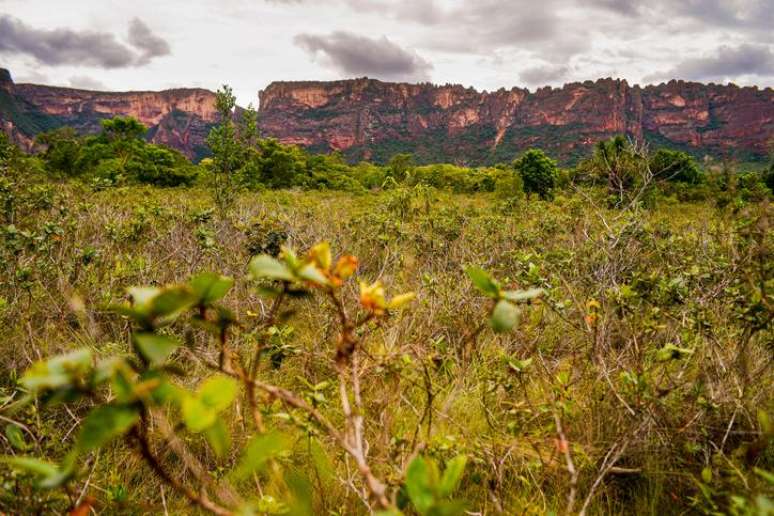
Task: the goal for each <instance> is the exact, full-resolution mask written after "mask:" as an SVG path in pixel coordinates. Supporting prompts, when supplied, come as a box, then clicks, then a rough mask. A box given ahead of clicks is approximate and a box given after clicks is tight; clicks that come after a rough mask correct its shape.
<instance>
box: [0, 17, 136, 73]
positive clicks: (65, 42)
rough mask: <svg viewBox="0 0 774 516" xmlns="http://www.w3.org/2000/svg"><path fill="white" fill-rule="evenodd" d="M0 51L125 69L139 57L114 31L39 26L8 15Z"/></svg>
mask: <svg viewBox="0 0 774 516" xmlns="http://www.w3.org/2000/svg"><path fill="white" fill-rule="evenodd" d="M0 51H3V52H8V53H16V54H27V55H30V56H32V57H34V58H35V59H37V60H38V61H39V62H41V63H43V64H47V65H67V64H85V65H91V66H99V67H102V68H121V67H124V66H130V65H131V64H133V63H134V59H135V56H134V53H133V52H132V51H131V50H129V49H128V48H127V47H125V46H124V45H122V44H121V43H119V42H117V41H116V39H115V37H113V35H112V34H107V33H104V32H89V31H84V32H76V31H73V30H70V29H54V30H42V29H35V28H33V27H30V26H28V25H26V24H25V23H23V22H22V21H20V20H17V19H15V18H12V17H10V16H7V15H6V16H3V17H1V18H0Z"/></svg>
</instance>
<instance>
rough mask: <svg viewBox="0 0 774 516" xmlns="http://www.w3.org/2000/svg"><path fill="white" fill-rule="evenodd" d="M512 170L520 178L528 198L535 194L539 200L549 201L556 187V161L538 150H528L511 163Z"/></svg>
mask: <svg viewBox="0 0 774 516" xmlns="http://www.w3.org/2000/svg"><path fill="white" fill-rule="evenodd" d="M513 168H514V169H515V170H516V172H517V173H518V174H519V175H520V176H521V180H522V183H523V187H524V192H525V193H526V194H527V196H528V197H529V195H530V194H532V193H535V194H537V195H538V196H539V197H540V198H541V199H550V198H551V197H552V195H553V193H552V192H553V189H554V187H555V186H556V178H557V168H556V161H554V160H552V159H551V158H549V157H548V156H546V154H545V153H544V152H543V151H542V150H540V149H529V150H528V151H527V152H525V153H524V154H522V155H521V156H520V157H519V158H518V159H517V160H515V161H514V162H513Z"/></svg>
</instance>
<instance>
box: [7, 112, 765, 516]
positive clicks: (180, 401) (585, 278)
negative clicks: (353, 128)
mask: <svg viewBox="0 0 774 516" xmlns="http://www.w3.org/2000/svg"><path fill="white" fill-rule="evenodd" d="M246 125H247V126H248V127H249V125H250V124H249V122H248V123H247V124H246ZM246 134H249V130H247V131H246V132H243V131H242V129H241V128H240V124H239V123H237V124H235V135H236V138H237V140H238V144H239V149H240V156H241V157H240V160H241V161H240V168H238V169H236V170H237V171H236V172H235V180H237V181H239V185H240V186H241V187H245V189H246V190H253V191H237V190H234V197H233V204H232V205H231V209H230V210H229V213H228V217H226V218H224V217H222V216H220V214H219V213H218V211H217V210H216V209H215V207H214V206H213V203H212V197H211V195H210V191H209V190H208V188H209V187H211V183H210V181H211V180H212V175H213V174H214V172H213V170H212V167H213V166H214V162H206V161H205V163H204V164H202V165H200V167H198V169H199V171H201V177H200V179H201V181H202V183H201V184H200V185H197V184H194V185H193V186H192V187H186V188H179V189H174V190H170V189H159V188H156V187H152V186H141V185H135V184H133V183H134V182H135V181H136V180H135V179H133V175H134V174H135V172H129V171H128V170H130V169H131V167H127V164H129V163H130V162H131V161H132V160H135V159H137V158H136V157H137V156H138V155H139V153H140V152H142V151H141V150H140V149H141V147H142V146H145V145H147V144H145V143H144V142H142V141H141V140H140V139H137V138H121V139H120V140H121V141H122V142H123V143H122V144H121V145H120V146H117V147H111V146H112V145H113V143H112V142H110V141H108V138H107V136H105V137H104V138H103V137H102V136H101V135H100V136H95V137H90V138H82V139H79V140H78V142H79V145H81V146H87V147H89V151H88V153H87V154H88V155H89V156H91V157H90V158H89V160H88V161H83V163H87V162H93V163H96V164H98V165H99V166H100V167H104V170H105V171H106V173H105V176H104V177H106V178H107V177H115V178H118V179H117V180H116V181H115V182H114V183H111V184H112V185H113V186H116V188H106V189H96V190H95V189H92V188H88V187H87V186H86V185H84V183H83V181H82V180H81V179H80V178H65V177H64V174H61V177H56V179H55V180H52V179H51V176H50V174H51V171H50V170H49V171H46V170H43V167H42V163H43V161H42V160H41V159H39V158H36V157H28V156H24V155H23V154H22V153H20V152H19V151H18V150H17V149H15V148H14V147H13V146H11V145H10V144H8V145H7V146H6V150H5V151H2V147H0V151H2V152H3V155H4V156H5V157H4V158H3V159H2V160H0V161H2V162H1V163H0V172H1V173H0V202H1V203H2V206H3V214H2V218H3V223H2V224H0V264H2V265H0V319H1V320H2V323H3V328H4V339H3V342H4V347H3V351H4V352H3V353H2V354H0V363H1V364H2V372H3V374H0V411H1V412H2V417H3V424H2V427H3V428H2V432H0V454H2V455H4V458H3V459H2V463H0V511H5V512H8V513H15V512H18V510H19V509H18V508H19V507H22V508H24V509H23V510H24V511H26V512H30V513H42V514H48V513H56V514H60V513H67V512H68V511H72V510H74V509H76V508H79V509H83V507H84V506H83V505H81V506H80V507H78V506H77V505H76V502H75V501H76V500H77V499H78V498H79V497H80V493H83V497H82V503H83V501H84V500H86V501H88V504H89V505H90V508H92V509H93V510H94V511H96V512H100V513H133V512H138V511H139V512H153V513H156V512H163V511H164V510H165V509H166V510H167V511H168V512H169V513H170V514H180V513H183V514H184V513H189V512H196V511H200V512H207V511H211V510H213V509H214V510H215V512H220V513H221V514H225V513H234V514H250V511H252V513H253V514H261V513H268V514H281V513H286V514H287V513H299V514H301V513H304V514H309V513H311V514H359V513H365V512H369V511H373V512H374V513H380V514H392V515H397V514H400V512H399V511H405V513H406V514H418V513H424V514H439V513H440V514H459V513H460V511H461V510H463V509H465V510H467V511H469V512H481V513H498V512H503V513H509V512H513V511H514V510H518V511H523V512H526V513H529V514H532V513H534V514H542V513H545V512H550V511H553V512H556V513H560V512H561V513H563V512H567V513H577V512H579V511H581V510H582V504H585V503H586V500H588V506H587V507H586V509H585V511H586V513H588V514H592V513H615V514H618V513H620V514H629V513H637V514H639V513H645V514H650V513H653V514H655V513H670V512H675V511H682V512H686V513H714V514H717V513H724V514H755V513H756V512H755V511H758V512H761V511H763V510H768V509H766V507H768V506H770V505H771V503H770V499H771V496H770V492H771V485H772V484H771V473H770V472H771V471H772V470H774V467H773V464H774V463H773V462H772V460H773V458H774V455H772V423H771V419H772V413H771V402H770V398H771V395H770V393H769V391H770V390H771V389H770V385H771V379H772V376H771V374H772V373H771V367H770V364H771V357H772V356H774V355H772V353H774V348H772V346H771V344H770V343H771V342H772V338H771V335H772V333H771V332H772V331H773V329H772V326H771V325H772V322H771V321H772V320H773V319H774V318H773V317H772V312H771V306H772V294H771V293H772V288H773V287H774V285H772V280H771V277H772V260H771V259H770V254H771V253H770V249H771V246H772V241H771V238H772V232H771V230H770V227H771V226H770V224H771V223H770V220H771V211H770V200H769V199H770V197H769V195H770V194H768V191H766V190H761V185H763V184H764V183H763V182H762V181H763V178H764V176H763V175H762V174H761V173H760V172H756V171H755V170H747V169H742V168H740V167H739V166H736V165H734V164H728V165H727V166H725V167H721V166H718V165H715V164H713V163H705V164H704V165H703V167H704V170H705V171H706V172H702V173H703V174H706V182H702V183H701V184H692V183H686V182H682V181H677V182H675V181H657V180H656V181H655V182H654V183H653V188H650V189H648V191H647V192H645V193H644V194H642V195H641V196H640V197H639V199H640V202H624V203H623V204H621V205H619V207H617V208H616V209H615V210H612V209H609V208H610V207H611V206H612V205H614V203H611V204H610V205H607V206H606V203H605V201H606V199H607V198H608V195H609V193H610V190H609V189H608V184H607V179H608V178H607V176H606V175H605V176H600V177H599V178H598V179H601V180H602V184H600V181H597V180H596V179H594V178H591V177H590V176H588V175H585V174H586V172H587V171H586V170H584V169H582V168H580V169H578V170H577V171H572V173H571V174H568V175H567V178H566V181H567V183H568V186H567V188H565V187H563V186H561V185H560V184H558V183H557V185H556V186H555V188H554V190H553V192H554V200H553V202H551V203H544V202H541V203H532V202H511V201H512V200H513V199H516V198H518V197H520V195H519V193H520V192H521V187H520V181H521V176H520V175H519V174H515V173H514V171H513V169H512V168H511V167H510V166H502V165H501V166H496V167H493V168H466V167H463V166H456V165H449V164H438V165H428V166H413V167H412V169H411V170H410V173H408V174H407V175H406V177H405V179H403V180H402V181H397V180H395V179H394V178H392V179H390V180H389V181H387V182H385V180H386V178H387V177H389V175H390V174H389V170H388V169H387V167H381V166H378V165H375V164H372V163H360V164H357V165H354V166H350V165H348V164H347V163H346V162H345V161H344V160H343V158H342V156H341V155H340V154H337V153H331V154H329V155H323V156H312V155H309V154H308V153H306V152H305V151H303V150H301V149H299V148H296V147H288V146H282V145H281V144H278V143H276V142H273V143H269V142H264V143H263V146H262V142H263V140H260V139H259V138H258V136H257V135H255V136H254V137H253V136H251V137H245V135H246ZM262 148H267V149H270V150H269V152H268V154H273V153H275V151H276V153H278V155H286V156H287V155H289V156H291V157H292V160H293V173H292V178H290V179H288V180H289V185H290V189H288V190H279V189H276V190H267V187H268V183H267V181H268V179H267V178H268V177H269V176H266V177H264V176H262V172H263V168H262V161H261V160H262V159H269V157H270V156H268V155H267V156H263V154H262V150H261V149H262ZM243 151H244V152H243ZM637 153H639V155H640V158H638V159H639V161H637V162H636V164H637V166H638V167H642V168H635V169H634V170H635V171H636V172H637V173H638V174H639V173H640V172H643V171H647V168H646V167H645V165H648V166H650V163H651V159H650V158H648V157H647V154H646V153H643V152H640V151H637ZM78 159H81V158H80V157H79V158H78ZM283 159H284V158H283ZM418 159H419V158H418ZM247 164H251V165H250V166H252V165H255V167H256V168H255V169H254V171H253V172H255V176H254V177H255V178H256V182H255V185H254V187H253V186H250V183H248V182H244V183H243V182H242V178H245V177H248V174H247V169H244V168H243V167H244V166H246V165H247ZM243 172H244V175H243ZM47 173H48V175H47ZM136 173H139V172H136ZM251 173H252V172H251ZM638 177H640V178H642V177H646V176H638ZM83 179H87V180H88V181H89V182H90V181H91V179H90V178H89V175H88V174H87V175H85V176H84V178H83ZM511 179H515V180H516V181H515V182H514V183H512V184H510V186H513V187H514V188H513V189H509V188H510V186H509V187H508V188H506V189H504V190H503V189H501V187H502V185H503V184H505V185H509V181H510V180H511ZM656 179H658V177H657V178H656ZM638 181H639V180H638ZM136 182H139V181H136ZM87 184H89V183H87ZM498 185H500V186H501V187H498ZM640 186H642V185H641V184H639V183H638V182H635V183H634V184H633V186H632V189H631V190H629V191H627V193H626V195H625V200H626V201H634V200H635V199H636V198H637V196H638V195H640ZM339 188H341V189H344V190H345V191H338V192H337V191H331V190H334V189H339ZM312 189H317V190H320V191H308V190H312ZM365 189H369V190H371V191H369V192H368V194H367V195H363V194H362V192H363V191H364V190H365ZM504 191H509V192H514V193H513V194H511V193H503V192H504ZM762 194H765V195H763V196H762ZM503 199H505V200H506V202H503ZM685 201H689V202H690V204H687V203H686V202H685ZM643 208H647V209H643ZM326 238H329V239H330V241H331V242H335V243H336V246H337V247H345V248H347V249H352V251H353V252H354V253H355V254H357V255H358V256H360V257H361V259H360V260H357V259H355V258H354V257H353V256H350V255H343V256H335V255H334V253H333V251H332V246H331V245H329V244H327V243H326V242H325V241H324V239H326ZM315 241H317V242H320V241H322V242H321V243H320V244H318V245H314V246H312V247H310V248H309V249H306V250H304V251H303V252H297V251H294V250H292V249H291V246H292V245H299V244H300V243H303V242H315ZM464 264H480V265H481V267H478V266H471V267H467V268H466V267H464ZM202 271H219V272H202ZM468 279H469V280H470V283H469V282H468V281H467V280H468ZM126 285H144V286H141V287H134V288H130V289H128V290H124V288H123V287H124V286H126ZM385 285H390V286H391V288H393V289H394V290H395V292H397V293H398V294H397V295H395V294H389V293H388V292H389V289H387V288H386V286H385ZM414 292H416V293H417V295H414ZM40 357H43V358H40ZM30 363H31V364H32V365H31V366H28V364H30ZM25 368H26V372H24V370H25ZM716 373H717V374H716ZM729 429H730V430H729ZM568 455H569V458H570V459H571V460H572V467H573V468H574V469H575V471H576V473H577V479H576V480H573V476H572V473H571V471H570V467H569V466H568V459H567V456H568ZM462 456H464V457H467V460H465V459H464V458H462ZM455 457H456V458H455ZM415 460H416V461H421V462H417V463H416V464H415ZM444 462H445V464H446V467H445V468H443V467H442V466H441V465H442V464H443V463H444ZM608 466H609V468H608ZM463 470H464V474H463ZM164 472H165V473H166V474H167V475H166V477H165V475H164ZM369 475H370V476H369ZM598 478H601V480H600V481H599V482H595V481H596V479H598ZM175 481H178V482H180V483H181V484H180V485H177V486H176V485H175ZM162 486H163V489H162ZM53 487H62V488H63V489H61V490H52V489H45V488H53ZM185 488H189V489H188V490H186V489H185ZM573 490H574V492H575V500H574V506H573V507H568V494H570V492H571V491H573ZM162 493H163V495H162ZM210 504H212V505H210ZM192 505H197V507H196V508H194V507H192ZM294 511H295V512H294ZM423 511H424V512H423Z"/></svg>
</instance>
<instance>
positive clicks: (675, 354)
mask: <svg viewBox="0 0 774 516" xmlns="http://www.w3.org/2000/svg"><path fill="white" fill-rule="evenodd" d="M692 354H693V350H692V349H688V348H679V347H677V346H675V345H674V344H667V345H666V346H664V347H663V348H661V349H659V350H658V351H657V352H656V360H657V361H659V362H668V361H669V360H679V359H681V358H685V357H687V356H691V355H692Z"/></svg>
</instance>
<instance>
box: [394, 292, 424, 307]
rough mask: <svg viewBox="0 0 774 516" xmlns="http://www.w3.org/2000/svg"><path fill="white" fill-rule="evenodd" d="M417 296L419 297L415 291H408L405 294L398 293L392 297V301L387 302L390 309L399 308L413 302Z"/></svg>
mask: <svg viewBox="0 0 774 516" xmlns="http://www.w3.org/2000/svg"><path fill="white" fill-rule="evenodd" d="M415 297H417V295H416V294H415V293H413V292H406V293H405V294H400V295H397V296H395V297H393V298H392V299H390V302H389V303H387V308H389V309H390V310H398V309H400V308H403V307H404V306H405V305H407V304H409V303H410V302H412V301H413V300H414V298H415Z"/></svg>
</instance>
